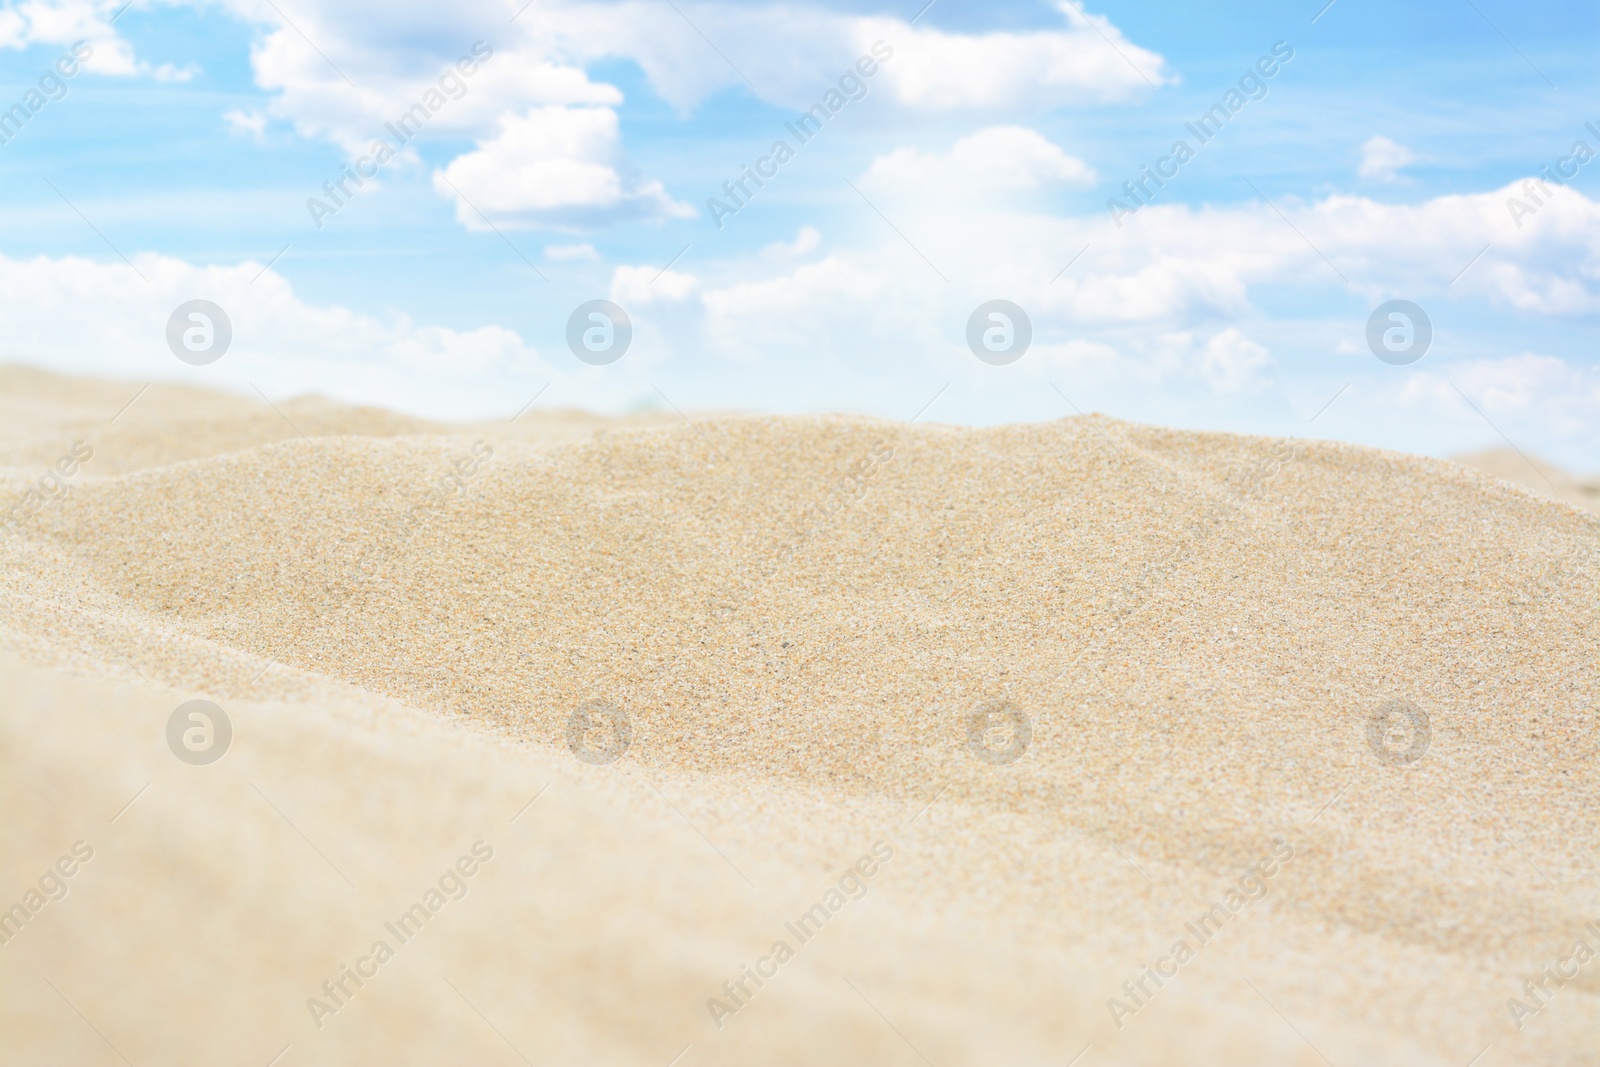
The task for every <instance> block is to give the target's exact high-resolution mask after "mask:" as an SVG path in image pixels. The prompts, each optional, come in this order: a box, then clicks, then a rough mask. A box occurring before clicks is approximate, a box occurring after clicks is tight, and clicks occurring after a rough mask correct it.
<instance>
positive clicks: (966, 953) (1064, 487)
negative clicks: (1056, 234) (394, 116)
mask: <svg viewBox="0 0 1600 1067" xmlns="http://www.w3.org/2000/svg"><path fill="white" fill-rule="evenodd" d="M0 387H3V396H4V399H3V401H0V411H3V413H4V415H5V428H4V430H3V431H0V470H3V473H4V476H5V479H6V485H7V488H8V491H9V493H10V494H11V495H12V498H13V499H14V498H15V497H16V495H17V494H19V493H21V492H23V491H24V489H25V487H26V486H28V485H34V486H38V484H39V483H40V479H41V477H42V476H44V475H45V472H46V468H47V467H48V466H49V465H51V464H54V463H55V462H56V461H57V459H58V457H60V456H63V455H70V454H71V452H72V449H73V446H74V444H75V442H78V441H83V442H85V443H88V444H90V445H91V447H92V449H93V453H94V454H93V457H92V458H90V459H88V460H87V461H86V462H83V463H81V464H80V465H79V468H78V469H77V470H76V472H75V473H74V474H73V475H72V476H71V477H64V479H63V480H64V481H66V482H67V483H69V484H70V485H71V490H70V492H67V493H65V495H56V496H54V497H52V498H51V499H49V500H47V501H44V502H43V503H42V504H41V506H40V507H39V508H38V510H37V511H35V512H32V513H30V514H27V515H26V516H25V517H24V518H23V519H22V520H21V521H20V522H19V523H18V524H17V532H16V535H15V536H13V537H12V538H11V539H10V540H8V542H7V543H6V544H5V545H4V547H3V552H4V553H5V555H4V559H3V561H0V563H3V577H0V582H3V590H4V604H5V612H4V615H3V617H0V674H3V678H0V684H3V685H4V687H5V691H6V697H5V699H4V700H3V701H0V708H3V714H0V796H3V798H4V807H3V809H0V810H3V811H4V812H5V813H6V816H5V818H4V819H3V820H0V856H3V858H4V862H3V868H0V869H3V873H4V877H5V881H4V882H3V883H0V907H9V906H10V905H11V904H12V903H13V902H19V901H23V900H24V894H25V893H26V892H27V891H28V889H29V888H30V886H36V885H37V884H38V883H39V880H40V878H41V877H42V876H44V874H45V872H46V871H47V869H50V867H51V865H52V864H55V863H56V862H57V861H58V860H59V859H60V858H61V857H63V856H70V854H71V853H70V850H71V849H72V847H73V846H74V843H75V842H79V841H81V842H83V843H84V845H85V846H86V847H89V848H92V849H93V858H92V859H90V860H88V861H87V862H84V863H81V864H80V865H77V867H76V869H75V873H74V874H73V876H72V877H71V878H68V879H63V880H62V881H63V884H64V885H65V886H66V888H67V890H68V892H67V893H66V895H65V896H64V898H62V899H60V900H52V901H49V902H48V903H46V904H44V905H43V906H42V907H41V908H40V909H39V910H38V911H37V913H35V914H32V915H31V917H30V918H29V919H28V921H27V922H26V923H25V924H24V925H23V926H22V927H21V929H20V932H18V933H16V934H15V936H13V937H11V939H10V940H9V941H7V942H6V943H5V944H3V945H0V1034H3V1035H5V1036H4V1038H3V1039H0V1040H3V1041H4V1044H5V1050H6V1055H5V1057H4V1059H5V1062H6V1063H8V1064H9V1063H17V1064H59V1063H79V1062H81V1063H101V1062H103V1063H115V1062H123V1061H126V1062H128V1063H132V1064H136V1065H140V1067H143V1065H144V1064H146V1063H156V1062H163V1063H174V1064H189V1063H193V1064H202V1063H205V1064H214V1063H239V1064H261V1065H265V1064H267V1063H268V1062H269V1061H272V1060H273V1057H274V1056H279V1055H280V1054H281V1059H279V1060H277V1061H276V1062H277V1063H281V1064H283V1065H285V1067H290V1065H294V1064H302V1063H305V1064H329V1065H333V1064H365V1063H373V1064H377V1063H385V1064H392V1063H418V1064H424V1063H443V1062H451V1063H460V1062H471V1063H506V1064H514V1063H518V1062H527V1063H531V1064H540V1065H543V1064H569V1063H571V1064H646V1065H649V1064H658V1065H662V1067H665V1065H667V1064H668V1063H671V1062H676V1063H677V1064H680V1065H683V1067H691V1065H695V1064H723V1063H727V1064H734V1063H752V1062H754V1063H777V1064H838V1063H863V1064H866V1063H871V1064H921V1063H928V1064H933V1065H936V1067H954V1065H958V1064H1067V1063H1069V1062H1076V1063H1078V1064H1080V1065H1081V1067H1096V1065H1101V1064H1107V1065H1109V1064H1151V1065H1154V1064H1179V1063H1182V1064H1191V1063H1192V1064H1229V1065H1237V1064H1274V1065H1277V1064H1325V1063H1327V1064H1333V1065H1336V1067H1347V1065H1348V1067H1356V1065H1363V1064H1388V1063H1395V1064H1408V1065H1415V1064H1422V1065H1431V1064H1440V1065H1453V1067H1465V1065H1467V1064H1468V1063H1469V1062H1472V1061H1473V1057H1475V1056H1480V1053H1481V1057H1480V1058H1479V1059H1477V1060H1476V1061H1475V1062H1476V1063H1477V1064H1479V1065H1482V1067H1493V1065H1498V1064H1572V1065H1577V1064H1590V1063H1593V1062H1595V1060H1596V1059H1597V1057H1600V959H1597V960H1594V961H1588V962H1585V963H1583V964H1579V963H1577V962H1572V963H1568V964H1563V963H1562V962H1561V961H1562V960H1563V959H1564V958H1570V957H1571V956H1572V953H1573V949H1574V945H1575V944H1576V943H1577V942H1579V941H1586V942H1587V944H1588V945H1590V946H1592V947H1594V948H1595V949H1600V927H1596V928H1589V927H1587V926H1586V924H1589V923H1600V892H1597V890H1600V864H1597V859H1600V833H1597V829H1600V822H1597V817H1596V815H1595V812H1596V811H1597V810H1600V805H1597V801H1600V784H1597V783H1600V777H1597V775H1596V773H1595V761H1596V756H1597V743H1600V723H1597V720H1596V715H1595V699H1596V695H1597V692H1600V656H1597V653H1600V600H1597V598H1596V596H1595V590H1596V585H1597V580H1600V518H1597V517H1596V515H1595V514H1593V513H1592V512H1590V511H1587V510H1584V509H1583V508H1581V507H1578V506H1574V505H1573V504H1571V503H1567V502H1564V501H1562V500H1559V499H1555V496H1556V494H1552V493H1548V492H1547V493H1543V494H1541V493H1540V492H1538V491H1537V489H1528V488H1524V487H1521V486H1518V485H1514V484H1512V483H1511V482H1510V481H1507V480H1502V479H1503V478H1505V477H1514V475H1507V474H1504V473H1502V474H1501V477H1496V476H1495V474H1492V473H1488V472H1485V471H1481V470H1476V469H1472V468H1469V467H1467V466H1464V465H1460V464H1456V463H1451V462H1445V461H1437V460H1430V459H1422V458H1417V457H1410V456H1403V455H1398V454H1394V453H1387V452H1381V451H1377V450H1372V449H1366V448H1358V447H1354V446H1348V445H1339V444H1329V443H1320V442H1310V441H1298V442H1296V441H1284V440H1274V439H1266V438H1253V437H1239V436H1230V435H1223V434H1202V433H1190V432H1178V431H1172V430H1164V429H1159V428H1153V427H1145V426H1138V425H1133V424H1130V423H1125V422H1119V421H1117V420H1113V419H1109V418H1105V417H1101V416H1089V417H1084V418H1071V419H1064V420H1061V421H1058V422H1052V423H1044V424H1035V425H1026V426H1007V427H996V428H990V429H981V430H980V429H968V428H960V427H954V426H945V425H938V424H933V423H927V422H926V421H922V422H918V423H916V424H911V425H908V424H904V423H896V422H890V421H884V420H876V419H867V418H858V417H803V418H800V417H796V418H776V417H736V416H717V417H710V416H699V415H692V416H691V417H692V418H693V423H692V424H690V423H688V422H686V421H685V420H684V419H682V418H680V417H678V416H677V415H676V414H672V413H667V414H666V415H661V414H651V415H646V416H640V417H639V418H636V419H631V420H628V419H625V420H617V419H605V418H600V417H596V416H588V415H583V414H581V413H577V412H547V411H544V410H542V409H539V408H537V407H536V408H534V409H533V410H531V411H529V412H527V413H525V414H524V415H522V416H521V417H520V418H519V419H518V420H517V421H516V422H515V423H505V422H502V423H498V424H494V423H483V424H476V425H470V426H461V425H445V424H440V423H423V422H420V421H418V420H413V419H409V418H406V417H402V416H398V415H394V414H391V413H387V412H382V411H377V410H373V409H350V408H345V407H342V406H340V405H337V404H334V403H332V402H329V401H321V400H314V399H304V400H299V401H294V402H290V403H288V404H280V405H278V408H277V409H276V410H275V409H274V408H273V407H272V406H270V405H269V404H267V403H266V402H265V401H264V399H262V398H255V399H250V398H239V397H226V396H222V395H220V394H213V393H210V392H206V391H202V390H197V389H177V388H173V387H168V386H156V387H152V388H150V389H149V390H148V391H147V392H145V393H143V394H142V395H139V397H138V399H137V400H136V401H135V402H134V403H133V405H132V406H131V407H129V408H127V410H126V411H124V412H123V413H122V414H120V415H119V414H118V411H119V409H121V408H122V407H123V405H125V404H127V403H128V401H129V399H130V398H132V397H134V396H135V395H136V394H137V393H138V391H139V383H116V382H87V381H77V380H69V379H63V378H59V377H56V376H52V375H46V374H44V373H42V372H37V371H28V370H24V369H21V368H6V369H4V370H3V371H0ZM113 417H115V422H113V421H112V419H113ZM1534 473H1537V471H1535V472H1534ZM196 698H203V699H208V700H211V701H214V702H216V703H217V704H218V705H220V706H222V707H223V708H224V709H225V711H226V714H227V715H228V717H229V720H230V721H231V723H232V728H233V737H232V740H231V742H230V745H229V747H228V749H227V753H226V755H225V756H224V757H223V758H222V759H220V760H219V761H218V762H215V763H212V764H209V765H205V766H194V765H190V764H187V763H184V762H182V761H180V760H179V759H178V758H177V757H176V756H175V755H174V753H173V751H171V750H169V748H168V744H167V741H166V737H165V730H166V728H167V723H168V719H169V716H171V715H172V713H173V711H174V709H175V708H176V707H177V706H178V705H179V704H180V703H182V702H184V701H187V700H190V699H196ZM579 708H588V709H591V716H592V718H593V719H594V721H595V723H597V724H601V725H597V726H596V728H595V729H592V730H590V731H588V732H587V733H584V734H581V735H579V736H574V735H573V730H572V717H573V713H574V711H575V710H577V709H579ZM1397 708H1400V709H1405V711H1404V712H1403V713H1402V714H1400V715H1399V716H1398V718H1396V717H1394V716H1391V717H1390V719H1388V720H1385V721H1388V722H1390V724H1391V725H1395V724H1396V723H1399V724H1402V725H1408V726H1409V728H1410V732H1409V733H1400V732H1391V733H1390V734H1388V735H1387V741H1386V742H1385V741H1382V740H1380V741H1379V742H1377V743H1376V744H1375V743H1374V742H1373V740H1372V738H1371V737H1370V736H1369V730H1370V723H1371V721H1372V720H1373V718H1374V716H1377V715H1380V714H1384V713H1386V712H1387V711H1392V710H1393V709H1397ZM596 709H598V710H596ZM609 709H616V711H618V712H619V713H621V714H622V715H625V716H626V720H627V723H628V729H629V740H628V744H627V747H626V749H625V750H624V751H623V752H622V754H621V756H620V758H618V759H616V760H615V761H613V762H592V761H594V760H604V759H605V758H606V757H607V755H608V754H609V753H610V752H611V751H613V750H614V749H615V748H616V740H617V739H616V736H615V735H614V734H612V733H611V732H610V731H609V730H607V729H604V728H601V726H602V725H603V724H604V723H605V722H607V721H609V720H606V719H605V718H604V716H605V714H606V713H607V711H608V710H609ZM975 713H977V714H978V715H979V718H978V720H977V722H976V732H975V733H974V732H973V728H974V723H973V716H974V714H975ZM1424 723H1425V724H1426V725H1425V730H1426V737H1425V741H1426V744H1425V745H1424V744H1423V741H1424V738H1423V737H1422V734H1421V733H1419V728H1420V727H1422V725H1423V724H1424ZM985 727H991V728H990V729H988V730H987V732H985ZM1408 746H1409V747H1408ZM578 752H582V753H583V754H584V755H586V756H588V760H586V759H583V758H579V755H578ZM1413 756H1414V757H1415V758H1411V757H1413ZM1013 757H1014V758H1013ZM535 798H537V799H535ZM474 847H477V848H478V849H479V850H480V851H479V855H481V853H482V851H484V850H488V851H491V852H492V858H490V859H488V860H487V861H481V860H478V859H476V858H475V857H474V854H473V851H472V850H473V849H474ZM875 849H876V855H875V854H874V850H875ZM458 863H460V864H461V866H460V867H457V866H456V865H457V864H458ZM69 865H70V864H69ZM468 867H470V868H472V869H473V873H472V874H471V875H470V876H467V875H465V874H459V875H457V874H451V873H450V872H453V871H461V870H464V869H465V868H468ZM441 879H443V880H444V881H443V882H441ZM458 884H459V885H460V886H461V887H462V888H461V892H462V893H464V895H461V896H460V898H459V899H452V897H454V896H455V895H456V894H457V890H456V886H457V885H458ZM441 885H443V886H444V888H443V889H441V888H440V887H441ZM430 890H433V891H435V896H434V897H433V898H429V896H428V894H429V891H430ZM41 899H42V898H41ZM430 899H432V900H436V901H437V902H438V904H439V905H440V906H439V907H438V908H437V909H433V908H432V905H431V903H430ZM419 903H420V904H422V905H423V910H424V912H425V913H426V914H427V915H428V916H429V917H428V918H427V921H426V924H425V925H423V926H422V928H421V929H420V930H411V929H410V928H407V931H409V932H410V933H411V936H410V937H408V938H406V939H405V940H404V941H403V942H402V941H401V939H400V938H399V937H398V936H397V935H396V933H395V932H393V931H392V930H391V929H390V926H388V925H386V924H393V923H394V922H395V921H396V919H397V918H398V917H399V916H401V915H402V914H405V913H406V912H407V910H408V909H409V908H411V906H412V905H413V904H419ZM1214 905H1215V906H1216V908H1215V910H1211V909H1213V906H1214ZM817 909H820V910H817ZM808 914H809V915H811V916H812V919H811V923H810V924H809V925H806V924H802V925H800V926H798V927H796V923H797V921H799V920H800V919H801V917H802V916H805V915H808ZM1207 914H1209V915H1211V916H1212V918H1211V919H1210V925H1204V926H1200V927H1198V928H1197V927H1196V925H1195V924H1196V923H1197V922H1199V920H1200V917H1201V916H1203V915H1207ZM802 935H805V936H802ZM1180 940H1181V941H1183V942H1184V943H1185V945H1186V948H1187V951H1186V952H1184V953H1180V954H1177V955H1175V954H1174V948H1175V945H1176V943H1177V942H1179V941H1180ZM378 941H384V942H386V944H387V946H388V949H389V951H390V952H391V953H392V958H389V959H385V960H384V961H383V962H382V963H381V964H379V963H376V962H373V959H374V957H373V955H372V954H373V949H374V946H375V943H376V942H378ZM780 941H781V942H783V944H784V948H785V950H784V951H781V952H780V951H777V943H778V942H780ZM362 960H366V961H368V962H366V963H361V961H362ZM358 965H359V966H361V967H363V968H366V969H367V970H368V971H369V972H370V975H371V976H370V977H367V978H365V979H363V984H362V985H360V986H359V987H358V986H356V985H355V984H354V981H353V980H351V979H349V978H344V989H343V990H342V991H341V990H340V989H339V988H338V986H337V985H336V984H334V983H337V982H338V981H339V980H340V979H341V977H342V975H343V973H344V972H342V971H341V968H342V967H356V966H358ZM1147 965H1148V966H1152V967H1155V968H1157V969H1158V970H1163V971H1166V972H1167V973H1169V974H1170V973H1172V971H1174V970H1175V971H1176V977H1175V978H1167V979H1164V980H1163V984H1160V985H1157V984H1156V982H1155V980H1154V979H1152V978H1150V977H1149V975H1148V974H1147V972H1146V970H1145V968H1146V966H1147ZM1545 967H1559V968H1566V969H1569V970H1570V969H1571V968H1572V967H1576V968H1577V972H1576V975H1575V977H1572V978H1571V979H1570V980H1567V981H1564V982H1561V981H1558V980H1552V979H1544V981H1545V984H1546V986H1547V988H1548V989H1549V990H1550V992H1548V993H1544V992H1541V993H1540V995H1539V996H1538V997H1534V996H1533V995H1531V994H1530V993H1528V992H1526V991H1525V990H1524V981H1525V980H1530V979H1531V980H1533V981H1535V982H1537V981H1540V980H1541V974H1540V972H1541V969H1542V968H1545ZM749 968H759V969H761V970H762V971H763V972H765V973H767V974H768V975H769V976H768V977H766V978H763V979H761V982H762V984H761V985H759V986H758V985H757V984H756V981H755V980H754V979H751V978H749V977H748V974H749V970H748V969H749ZM741 981H742V983H743V988H742V989H741V988H740V986H739V985H738V984H736V983H739V982H741ZM324 982H329V983H330V986H331V987H332V990H333V991H332V992H331V993H330V992H325V991H324V988H323V983H324ZM1125 983H1127V984H1126V985H1125ZM1138 983H1142V988H1141V986H1140V984H1138ZM1513 999H1515V1000H1516V1001H1518V1002H1520V1003H1523V1005H1524V1007H1525V1008H1526V1009H1527V1010H1526V1011H1523V1012H1521V1013H1519V1014H1518V1015H1517V1017H1516V1018H1515V1019H1514V1018H1513V1013H1512V1011H1511V1010H1510V1008H1508V1000H1513ZM319 1004H320V1005H321V1007H320V1008H319V1006H318V1005H319ZM1519 1022H1520V1024H1521V1025H1520V1027H1519V1025H1518V1023H1519ZM1080 1056H1081V1058H1079V1059H1077V1060H1076V1061H1074V1057H1080ZM674 1057H679V1058H678V1059H676V1060H674Z"/></svg>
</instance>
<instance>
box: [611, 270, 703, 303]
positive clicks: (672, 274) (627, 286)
mask: <svg viewBox="0 0 1600 1067" xmlns="http://www.w3.org/2000/svg"><path fill="white" fill-rule="evenodd" d="M698 286H699V279H698V278H696V277H695V276H694V275H693V274H682V273H679V272H678V271H675V270H670V269H664V268H661V267H632V266H627V265H623V266H620V267H618V268H617V269H616V270H615V271H614V272H613V273H612V275H611V299H612V300H615V301H616V302H617V303H619V304H621V305H623V306H624V307H647V306H649V305H651V304H656V303H679V302H681V301H683V300H686V299H688V297H689V296H690V294H692V293H693V292H694V291H695V289H696V288H697V287H698Z"/></svg>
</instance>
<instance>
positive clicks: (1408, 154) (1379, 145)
mask: <svg viewBox="0 0 1600 1067" xmlns="http://www.w3.org/2000/svg"><path fill="white" fill-rule="evenodd" d="M1416 158H1417V157H1416V155H1415V154H1414V153H1413V152H1412V151H1411V149H1409V148H1407V147H1406V146H1405V145H1403V144H1398V143H1396V142H1394V141H1391V140H1389V138H1387V137H1385V136H1383V135H1382V134H1376V135H1374V136H1372V137H1369V138H1367V140H1366V142H1365V143H1363V144H1362V146H1361V166H1360V168H1359V170H1358V171H1357V173H1359V174H1360V175H1361V177H1363V178H1371V179H1372V180H1373V181H1380V182H1392V181H1395V180H1397V179H1398V178H1399V176H1400V168H1401V167H1406V166H1409V165H1411V164H1412V163H1413V162H1415V161H1416Z"/></svg>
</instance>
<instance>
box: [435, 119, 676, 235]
mask: <svg viewBox="0 0 1600 1067" xmlns="http://www.w3.org/2000/svg"><path fill="white" fill-rule="evenodd" d="M621 155H622V152H621V145H620V137H619V136H618V132H617V113H616V112H615V111H613V110H612V109H611V108H608V107H563V106H561V105H557V104H552V105H549V106H547V107H541V108H534V109H533V110H531V111H529V112H528V113H527V114H526V115H523V116H514V115H508V116H505V117H503V118H502V119H501V120H500V133H499V136H497V137H494V138H492V139H490V140H487V141H480V142H479V143H478V148H477V150H476V151H473V152H469V153H467V154H466V155H463V156H458V157H456V159H455V160H454V161H453V162H452V163H451V164H450V165H449V166H448V167H446V168H445V169H444V170H443V171H442V172H440V173H438V174H435V176H434V187H435V188H436V189H438V191H439V192H440V193H441V194H442V195H446V196H455V197H458V203H457V204H456V220H457V221H458V222H460V223H461V224H462V225H464V226H466V227H467V228H468V229H486V228H487V227H486V226H485V224H484V222H483V220H482V219H480V218H479V217H478V212H479V211H481V212H483V213H484V215H486V216H488V218H489V220H490V221H491V222H493V223H495V224H497V225H502V226H511V227H524V228H526V227H533V226H551V227H556V228H561V229H569V228H574V227H580V226H597V225H604V224H607V223H612V222H617V221H621V220H624V219H647V220H650V219H665V218H692V217H693V216H694V214H695V211H694V208H692V207H690V206H689V205H688V204H684V203H680V202H679V201H676V200H673V199H672V198H671V197H670V196H668V195H667V192H666V190H665V189H664V188H663V187H662V185H661V183H660V182H658V181H647V180H642V179H639V178H635V177H632V176H629V175H628V174H627V169H626V167H625V166H623V164H622V163H621V159H620V157H621ZM441 175H442V176H441ZM458 191H459V193H458ZM460 198H465V201H466V202H465V203H463V202H459V200H460Z"/></svg>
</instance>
